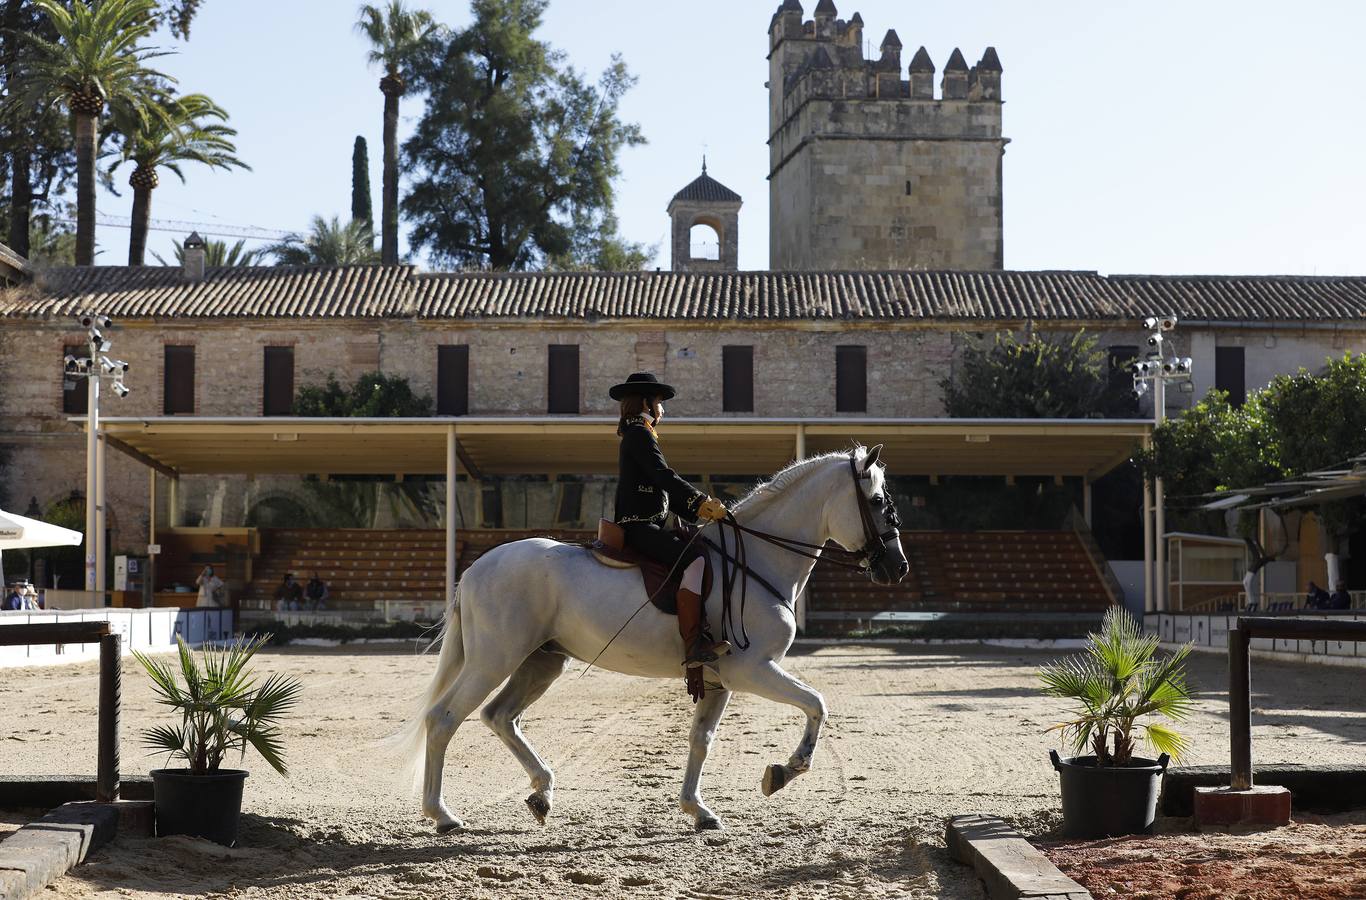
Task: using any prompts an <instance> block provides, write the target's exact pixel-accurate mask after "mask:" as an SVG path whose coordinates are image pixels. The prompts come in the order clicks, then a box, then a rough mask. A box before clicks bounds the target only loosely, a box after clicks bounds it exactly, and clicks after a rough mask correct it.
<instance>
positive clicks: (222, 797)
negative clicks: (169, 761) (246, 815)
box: [152, 769, 247, 847]
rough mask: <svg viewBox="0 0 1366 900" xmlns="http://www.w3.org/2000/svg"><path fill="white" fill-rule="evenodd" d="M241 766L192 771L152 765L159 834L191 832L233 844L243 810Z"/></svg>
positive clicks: (244, 775) (243, 779)
mask: <svg viewBox="0 0 1366 900" xmlns="http://www.w3.org/2000/svg"><path fill="white" fill-rule="evenodd" d="M246 780H247V773H246V771H245V770H242V769H219V770H218V771H217V772H213V773H211V774H208V775H191V774H190V770H189V769H153V770H152V799H153V801H154V803H155V805H156V816H157V834H158V835H161V836H162V837H165V836H166V835H168V834H188V835H191V836H193V837H202V838H207V839H208V840H211V841H213V842H215V843H218V844H222V845H224V846H226V847H231V846H233V845H234V844H236V843H237V820H238V818H239V817H240V816H241V814H242V785H243V782H245V781H246Z"/></svg>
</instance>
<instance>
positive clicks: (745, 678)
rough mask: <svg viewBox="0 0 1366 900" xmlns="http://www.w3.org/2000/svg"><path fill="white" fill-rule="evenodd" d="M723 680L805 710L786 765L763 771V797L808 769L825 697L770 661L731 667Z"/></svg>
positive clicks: (749, 691)
mask: <svg viewBox="0 0 1366 900" xmlns="http://www.w3.org/2000/svg"><path fill="white" fill-rule="evenodd" d="M727 681H728V682H729V687H730V688H731V689H732V690H737V691H746V692H748V693H751V694H756V695H758V696H760V697H763V698H765V699H767V700H772V701H774V702H776V703H786V704H787V705H788V706H795V707H797V708H798V709H800V710H801V711H802V712H804V713H806V731H805V732H804V733H803V734H802V740H801V743H799V744H798V745H797V749H796V751H794V752H793V754H792V756H791V757H790V758H789V759H788V761H787V764H786V765H777V764H774V765H771V766H769V767H768V768H767V769H765V770H764V780H763V791H764V796H765V797H767V796H769V795H771V794H773V793H774V792H775V791H777V790H779V789H781V788H783V787H785V786H786V785H787V783H788V782H789V781H791V780H792V779H793V778H795V777H797V776H798V775H800V774H802V773H803V772H805V771H807V770H808V769H810V768H811V757H812V756H813V755H814V754H815V752H816V741H817V740H818V739H819V738H820V735H821V726H822V725H824V724H825V699H824V698H823V697H821V695H820V694H819V693H818V692H817V691H815V690H813V689H812V688H810V687H807V686H806V685H805V684H802V683H801V682H800V681H798V680H797V679H796V678H793V677H792V676H791V675H789V674H788V673H787V672H784V671H783V670H782V668H781V667H779V665H778V664H777V663H775V662H772V661H771V660H770V661H767V662H764V663H763V664H761V665H759V666H755V667H752V668H751V667H743V668H741V667H737V668H735V669H732V670H730V671H728V672H727Z"/></svg>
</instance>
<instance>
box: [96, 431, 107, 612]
mask: <svg viewBox="0 0 1366 900" xmlns="http://www.w3.org/2000/svg"><path fill="white" fill-rule="evenodd" d="M104 444H105V441H104V435H102V434H97V435H96V441H95V591H96V592H97V594H98V596H97V597H96V598H95V605H96V606H105V605H107V603H108V600H107V599H106V598H107V597H108V595H107V594H106V593H105V591H106V590H107V589H108V588H109V573H108V571H107V569H108V566H107V564H106V560H107V559H108V557H109V536H108V533H107V531H106V528H107V524H106V522H107V520H106V517H105V496H104Z"/></svg>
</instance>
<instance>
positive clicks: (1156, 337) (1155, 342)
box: [1148, 334, 1162, 347]
mask: <svg viewBox="0 0 1366 900" xmlns="http://www.w3.org/2000/svg"><path fill="white" fill-rule="evenodd" d="M1148 346H1149V347H1161V346H1162V335H1160V334H1150V335H1148Z"/></svg>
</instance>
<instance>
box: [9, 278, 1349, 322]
mask: <svg viewBox="0 0 1366 900" xmlns="http://www.w3.org/2000/svg"><path fill="white" fill-rule="evenodd" d="M87 311H99V312H103V313H106V314H108V315H111V316H114V317H116V318H179V317H194V318H283V319H328V318H367V319H379V318H416V319H465V320H479V319H504V320H506V319H533V320H534V319H578V320H588V321H593V320H596V319H650V320H662V319H679V320H703V321H730V320H739V321H784V320H786V321H822V320H823V321H866V322H887V321H938V322H989V321H993V320H997V321H1022V320H1026V319H1027V320H1033V321H1037V322H1049V321H1056V322H1107V321H1114V322H1123V321H1133V320H1137V319H1142V318H1143V317H1144V316H1148V315H1154V314H1158V313H1175V314H1176V315H1179V316H1181V317H1182V318H1183V319H1196V320H1210V321H1228V322H1238V321H1248V322H1263V321H1269V322H1274V321H1289V322H1351V323H1355V324H1357V325H1360V326H1366V278H1349V277H1290V276H1235V275H1230V276H1179V275H1173V276H1152V275H1113V276H1109V277H1104V276H1101V275H1098V274H1096V273H1094V272H1013V271H1005V272H1001V271H997V272H922V271H903V272H713V273H682V272H612V273H606V272H604V273H489V272H469V273H431V274H424V273H418V272H417V271H416V270H415V269H413V268H412V267H411V266H342V267H336V268H330V267H321V266H316V267H314V266H305V267H242V268H214V269H209V270H208V271H207V273H206V275H205V278H204V280H203V281H198V282H189V281H185V280H184V279H183V277H182V275H181V271H180V269H179V268H178V267H173V266H171V267H163V266H148V267H141V268H124V267H114V266H99V267H93V268H85V269H57V270H51V271H48V272H46V273H43V274H41V275H40V276H39V278H38V281H37V282H36V283H35V284H34V285H30V286H28V287H25V288H19V289H12V290H9V291H5V292H0V316H3V317H37V318H63V317H67V316H72V315H75V314H77V313H80V312H87Z"/></svg>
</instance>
